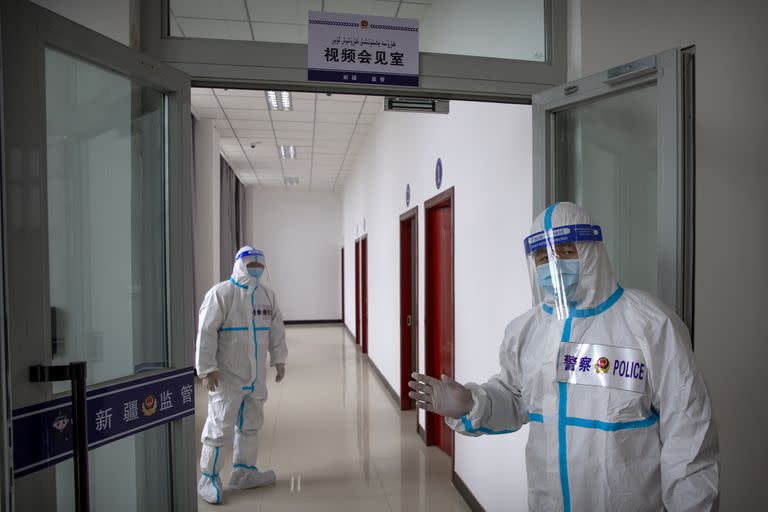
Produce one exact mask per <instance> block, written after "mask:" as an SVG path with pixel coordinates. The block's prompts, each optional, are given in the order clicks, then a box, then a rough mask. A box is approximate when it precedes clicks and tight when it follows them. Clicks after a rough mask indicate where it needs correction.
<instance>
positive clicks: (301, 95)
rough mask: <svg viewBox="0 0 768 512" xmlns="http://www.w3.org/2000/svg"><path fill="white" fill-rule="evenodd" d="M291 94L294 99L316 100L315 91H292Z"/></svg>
mask: <svg viewBox="0 0 768 512" xmlns="http://www.w3.org/2000/svg"><path fill="white" fill-rule="evenodd" d="M291 96H293V99H294V100H302V101H312V102H314V101H315V93H313V92H292V93H291Z"/></svg>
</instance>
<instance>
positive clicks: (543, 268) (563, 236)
mask: <svg viewBox="0 0 768 512" xmlns="http://www.w3.org/2000/svg"><path fill="white" fill-rule="evenodd" d="M602 239H603V233H602V230H601V229H600V226H596V225H591V224H574V225H570V226H558V227H556V228H552V229H549V230H544V231H540V232H538V233H534V234H533V235H531V236H529V237H528V238H526V239H525V253H526V260H527V262H528V276H529V277H530V281H531V292H532V296H533V302H534V306H539V307H540V308H542V309H543V310H545V311H546V312H547V313H550V314H552V315H555V316H556V317H557V318H558V319H560V320H562V319H565V318H568V317H569V316H570V310H571V309H573V308H575V307H576V303H577V302H578V295H579V293H578V291H579V282H580V278H581V264H580V260H579V256H580V255H579V250H578V247H579V245H581V243H582V242H584V243H589V242H597V241H601V240H602ZM582 247H583V246H582Z"/></svg>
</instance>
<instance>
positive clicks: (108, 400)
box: [13, 368, 195, 478]
mask: <svg viewBox="0 0 768 512" xmlns="http://www.w3.org/2000/svg"><path fill="white" fill-rule="evenodd" d="M194 375H195V374H194V369H192V368H185V369H183V370H176V371H170V372H165V373H161V374H159V375H154V376H152V377H145V378H143V379H138V380H130V381H127V382H125V383H122V384H116V385H114V386H107V387H104V388H99V389H93V390H89V391H88V398H87V402H86V403H87V413H86V416H87V420H88V449H89V450H93V449H94V448H98V447H99V446H103V445H105V444H109V443H112V442H114V441H117V440H119V439H123V438H124V437H128V436H131V435H133V434H136V433H138V432H141V431H143V430H147V429H149V428H152V427H155V426H157V425H161V424H163V423H168V422H169V421H173V420H177V419H180V418H183V417H185V416H190V415H192V414H194V413H195V394H194ZM73 436H74V432H73V430H72V397H64V398H59V399H56V400H51V401H48V402H43V403H39V404H35V405H31V406H29V407H23V408H21V409H15V410H14V411H13V466H14V467H13V476H14V477H15V478H19V477H21V476H24V475H28V474H30V473H34V472H35V471H38V470H40V469H43V468H45V467H48V466H52V465H54V464H58V463H59V462H63V461H65V460H67V459H69V458H71V457H72V456H73V451H72V446H73V444H72V439H73Z"/></svg>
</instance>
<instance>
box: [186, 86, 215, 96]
mask: <svg viewBox="0 0 768 512" xmlns="http://www.w3.org/2000/svg"><path fill="white" fill-rule="evenodd" d="M191 93H192V96H213V90H212V89H208V88H207V87H192V89H191Z"/></svg>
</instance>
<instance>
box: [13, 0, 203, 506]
mask: <svg viewBox="0 0 768 512" xmlns="http://www.w3.org/2000/svg"><path fill="white" fill-rule="evenodd" d="M0 12H1V14H2V16H1V17H0V19H1V20H2V38H3V41H2V48H3V63H4V73H3V75H4V84H3V85H4V91H3V102H4V112H3V126H4V130H3V136H4V139H3V142H4V151H3V159H4V160H3V164H4V173H3V183H2V191H3V197H2V203H3V206H4V227H5V229H4V232H3V238H4V240H3V242H4V244H3V247H4V253H5V254H4V261H5V268H4V274H5V277H6V281H5V282H6V289H5V295H4V297H3V299H4V300H3V302H4V305H5V313H6V315H5V319H6V324H7V329H6V333H7V340H6V341H7V346H8V352H9V361H8V367H9V372H8V378H7V382H6V384H7V386H8V389H9V395H10V401H11V404H10V408H11V414H10V416H11V418H10V419H11V421H10V423H11V426H12V442H13V445H12V453H9V454H8V456H7V460H4V462H5V463H6V464H4V465H5V467H8V468H12V473H11V476H12V491H11V493H10V494H11V495H12V500H13V504H14V506H15V509H16V510H33V509H34V510H43V511H47V510H50V511H54V510H55V511H67V510H74V500H75V492H74V467H73V460H72V455H73V453H72V450H73V436H74V431H73V428H74V426H73V417H72V416H73V414H72V404H71V390H70V384H69V382H52V383H40V382H32V381H31V380H30V370H29V369H30V367H32V366H35V365H44V366H52V365H53V366H56V365H67V364H69V363H70V362H75V361H85V362H86V363H87V415H86V425H84V428H86V429H87V437H88V446H89V456H88V459H89V467H90V478H89V480H88V483H89V487H90V505H91V509H92V510H107V509H111V510H173V509H176V510H191V509H194V508H195V503H196V500H195V499H194V485H195V484H194V482H195V480H194V479H195V469H194V468H195V464H194V454H195V446H194V419H193V415H194V397H193V395H192V393H193V385H192V384H193V376H194V374H193V370H192V368H191V366H192V362H193V346H192V343H191V341H190V340H192V339H193V336H194V332H193V328H194V327H193V325H192V324H193V322H194V320H193V314H194V310H193V307H194V306H193V304H192V290H191V288H190V285H189V279H188V276H190V275H191V272H192V270H191V264H190V258H189V256H188V255H189V254H190V252H191V224H190V221H189V219H190V218H191V215H190V204H191V203H190V190H191V185H190V183H189V180H188V179H185V178H184V174H185V171H186V170H187V169H188V168H189V165H190V154H191V138H190V117H189V112H190V106H189V102H190V100H189V94H190V85H189V77H188V76H186V75H184V74H183V73H181V72H179V71H177V70H174V69H172V68H170V67H168V66H165V65H162V64H159V63H156V62H154V61H152V60H151V59H149V58H147V57H146V56H144V55H142V54H140V53H139V52H137V51H135V50H132V49H130V48H128V47H125V46H123V45H121V44H119V43H117V42H115V41H112V40H111V39H108V38H106V37H104V36H101V35H99V34H97V33H95V32H93V31H91V30H89V29H86V28H85V27H82V26H80V25H77V24H75V23H73V22H71V21H68V20H66V19H64V18H61V17H59V16H57V15H55V14H53V13H51V12H50V11H47V10H45V9H43V8H41V7H39V6H37V5H34V4H32V3H30V2H27V1H23V0H13V1H9V2H3V5H2V11H0ZM172 467H173V468H174V470H173V471H171V468H172Z"/></svg>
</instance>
